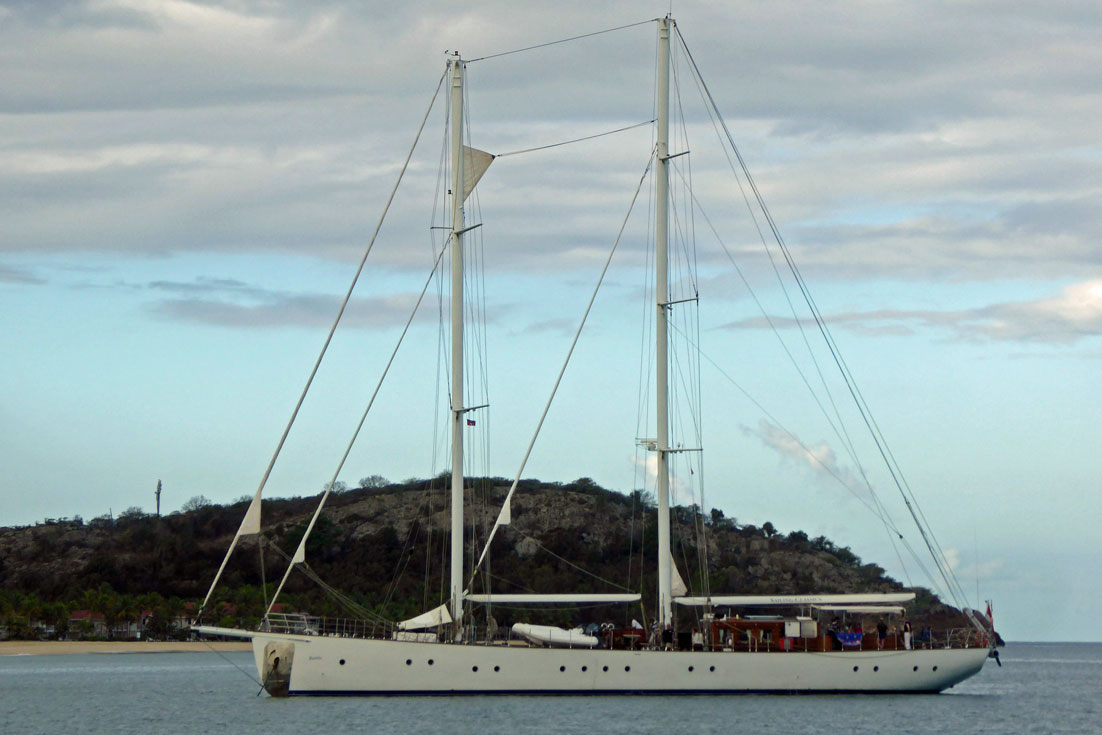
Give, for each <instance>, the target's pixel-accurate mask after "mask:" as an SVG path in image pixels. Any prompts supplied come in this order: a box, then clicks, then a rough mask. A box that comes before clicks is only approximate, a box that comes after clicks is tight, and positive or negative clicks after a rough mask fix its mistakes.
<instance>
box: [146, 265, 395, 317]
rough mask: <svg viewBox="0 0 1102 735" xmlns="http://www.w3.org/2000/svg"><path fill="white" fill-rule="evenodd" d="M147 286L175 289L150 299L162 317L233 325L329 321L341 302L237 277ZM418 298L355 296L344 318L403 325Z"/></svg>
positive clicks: (161, 282)
mask: <svg viewBox="0 0 1102 735" xmlns="http://www.w3.org/2000/svg"><path fill="white" fill-rule="evenodd" d="M147 288H148V289H149V290H150V291H155V292H167V293H169V294H172V296H171V297H169V298H161V299H158V300H156V301H153V302H152V303H150V304H148V306H147V308H148V309H149V310H150V312H152V313H153V314H154V315H156V316H158V317H160V318H163V319H170V320H173V321H182V322H193V323H198V324H206V325H211V326H218V327H229V328H250V329H259V328H270V327H320V326H329V325H330V324H332V322H333V319H334V317H335V316H336V314H337V310H338V308H339V307H340V302H341V297H340V296H335V295H331V294H301V293H290V292H286V291H274V290H269V289H265V288H262V287H258V286H252V285H249V284H247V283H244V282H242V281H238V280H236V279H217V278H198V279H196V280H195V281H191V282H175V281H153V282H151V283H149V284H148V285H147ZM416 301H417V294H413V293H400V294H391V295H387V296H381V297H377V298H366V299H365V298H353V299H352V300H351V301H350V302H349V305H348V308H347V310H346V311H345V314H344V316H343V317H342V320H341V323H342V324H343V325H344V326H345V327H352V328H361V329H385V328H389V327H395V326H402V325H403V324H405V322H406V320H407V319H408V318H409V314H410V311H411V310H412V308H413V305H414V304H415V303H416Z"/></svg>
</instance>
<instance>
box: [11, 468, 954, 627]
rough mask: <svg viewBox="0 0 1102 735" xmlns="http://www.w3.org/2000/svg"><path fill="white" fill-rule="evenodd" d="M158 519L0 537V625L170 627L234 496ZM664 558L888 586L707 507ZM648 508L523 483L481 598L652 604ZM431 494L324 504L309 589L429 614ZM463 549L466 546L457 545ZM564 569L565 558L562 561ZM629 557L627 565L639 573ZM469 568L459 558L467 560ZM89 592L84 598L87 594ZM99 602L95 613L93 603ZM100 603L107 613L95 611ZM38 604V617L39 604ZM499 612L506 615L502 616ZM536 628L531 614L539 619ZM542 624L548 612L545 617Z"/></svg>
mask: <svg viewBox="0 0 1102 735" xmlns="http://www.w3.org/2000/svg"><path fill="white" fill-rule="evenodd" d="M470 482H471V485H472V487H471V490H470V500H469V501H468V503H467V508H468V514H467V536H468V547H473V546H478V547H479V548H480V547H481V543H482V541H483V540H484V539H485V537H486V532H487V531H488V529H489V527H490V526H491V524H492V522H493V519H494V518H495V517H496V515H497V512H498V508H499V506H500V503H501V500H502V499H503V498H504V495H505V492H506V490H507V483H506V482H505V481H504V480H502V479H501V478H485V479H476V480H471V481H470ZM315 504H316V498H297V499H279V500H267V501H265V502H264V507H263V516H264V518H263V520H264V526H265V531H264V534H263V537H262V539H260V541H259V542H258V540H256V539H248V540H247V541H245V542H244V543H242V544H241V545H240V546H239V551H237V552H236V553H235V555H234V558H233V560H232V561H231V563H230V565H229V567H228V568H227V571H226V574H225V576H224V578H223V579H224V581H223V583H222V584H221V585H220V587H219V593H218V595H219V597H218V599H219V605H218V606H217V607H216V608H215V609H216V611H217V612H216V613H215V615H216V616H218V617H219V620H218V621H215V622H222V623H223V624H229V623H242V624H246V625H247V624H249V623H250V622H251V621H253V620H255V619H256V618H257V617H258V616H259V615H260V613H261V610H262V605H263V599H264V594H263V588H262V577H261V573H260V569H259V567H260V558H261V550H260V549H258V546H261V547H262V549H263V559H264V566H265V572H266V574H265V577H264V579H265V580H266V581H267V583H268V588H269V590H270V589H271V588H272V587H273V585H272V583H273V581H278V578H279V576H281V575H282V573H283V571H284V569H285V568H286V558H287V557H288V555H290V554H291V553H292V552H293V551H294V549H295V547H296V546H297V544H298V542H299V540H300V539H301V537H302V533H303V531H304V529H305V526H306V523H307V522H308V520H309V517H310V514H311V513H312V512H313V509H314V507H315ZM193 505H194V506H195V507H194V508H193V509H192V510H190V511H188V512H183V513H174V514H172V515H169V516H165V517H153V516H148V515H144V514H142V513H140V512H138V511H136V510H135V511H128V512H127V513H124V514H123V515H122V516H121V517H119V518H115V519H109V518H99V519H96V520H95V521H92V522H89V523H84V522H79V521H62V522H56V523H50V524H42V525H37V526H33V527H23V528H5V529H0V614H3V615H9V616H11V615H19V614H24V615H26V614H28V608H33V607H34V606H36V605H37V606H38V609H39V611H40V612H41V611H42V610H46V611H47V613H48V614H47V615H46V617H49V616H50V615H52V616H53V617H56V618H57V619H58V620H61V619H62V618H64V617H65V615H66V614H67V612H68V611H69V610H71V609H75V608H76V607H80V606H90V605H95V604H99V605H109V604H112V603H111V602H110V600H111V599H112V596H114V597H115V598H119V599H118V600H116V601H115V603H114V605H115V607H119V608H126V607H127V605H129V607H130V608H135V607H144V606H151V607H157V606H160V607H158V609H163V612H162V613H160V614H161V615H163V616H164V617H166V618H167V617H169V616H171V615H172V614H174V613H178V612H179V610H180V609H186V606H187V603H188V601H192V603H194V601H195V600H196V599H200V598H201V597H202V596H203V595H204V594H205V593H206V590H207V587H208V586H209V584H210V581H211V579H212V578H213V576H214V573H215V571H216V570H217V569H218V565H219V563H220V562H221V560H222V557H223V555H224V554H225V551H226V549H227V548H228V546H229V544H230V541H231V539H232V537H233V534H234V533H235V531H236V529H237V526H238V524H239V522H240V519H241V517H242V515H243V513H244V510H245V507H246V503H245V502H244V501H242V502H240V503H237V504H234V505H230V506H226V507H222V506H215V505H206V504H204V503H202V502H201V501H199V502H195V503H194V504H193ZM672 516H673V518H674V529H673V538H674V544H675V554H674V556H675V560H676V564H677V567H678V570H679V572H680V575H681V576H682V577H683V578H684V580H685V582H686V584H687V585H688V586H689V588H690V589H691V590H692V592H693V593H696V594H699V593H700V592H701V591H703V590H704V589H710V591H711V592H712V593H740V594H753V593H789V594H798V593H811V592H820V593H832V592H833V593H841V592H887V591H896V590H901V589H903V587H902V585H901V584H899V583H898V582H896V581H895V580H893V579H891V578H889V577H887V576H885V574H884V570H883V569H881V568H880V567H879V566H877V565H876V564H865V563H862V562H861V560H860V559H858V558H857V557H856V556H855V555H854V554H853V553H852V552H850V550H849V549H848V548H846V547H840V546H836V545H835V544H834V543H832V542H831V541H829V540H828V539H825V538H822V537H819V538H814V539H812V538H808V536H807V535H806V534H804V533H803V532H800V531H795V532H792V533H789V534H787V535H783V534H779V533H777V532H776V531H775V530H774V529H773V527H772V525H771V524H769V523H766V524H764V526H763V527H761V528H758V527H755V526H749V525H741V524H738V523H736V522H735V521H734V520H733V519H728V518H724V516H723V514H722V513H721V512H720V511H718V510H712V511H711V512H710V513H700V512H699V511H698V510H697V509H695V508H684V507H679V508H675V509H674V510H673V512H672ZM655 518H656V512H655V509H654V507H653V504H651V503H648V502H647V499H646V498H644V497H642V496H641V495H640V494H638V493H635V494H633V495H622V494H619V493H615V492H610V491H607V490H604V489H602V488H600V487H598V486H597V485H595V484H594V483H593V482H592V481H590V480H588V479H585V478H583V479H580V480H577V481H575V482H573V483H569V484H566V485H561V484H547V483H540V482H538V481H534V480H527V481H525V482H524V483H523V485H522V486H521V488H520V489H519V493H518V495H517V496H516V497H515V498H514V501H513V505H512V525H510V526H509V527H508V528H506V529H504V531H503V532H502V533H499V535H498V537H497V540H495V542H494V547H493V553H492V556H491V561H490V565H489V568H488V570H487V571H488V574H482V575H480V577H479V581H478V582H476V590H475V591H480V590H482V589H484V585H485V584H486V583H487V581H489V582H492V587H493V589H494V590H495V591H499V592H500V591H530V592H556V591H558V592H562V591H575V592H599V591H621V590H622V589H628V590H631V591H641V592H643V599H644V600H648V601H649V600H652V599H653V597H654V595H653V590H654V584H655V580H654V573H653V571H652V567H653V564H652V563H650V561H649V560H650V559H651V558H652V557H653V552H654V549H655V548H656V545H657V541H656V539H657V535H656V531H655ZM449 525H450V524H449V520H448V509H447V498H446V493H445V492H444V489H443V482H442V481H441V480H440V479H437V480H425V481H412V482H408V483H404V484H388V485H383V486H381V487H372V488H360V489H356V490H350V491H345V492H342V493H339V494H336V495H334V496H333V497H332V498H331V500H330V503H329V506H328V509H327V511H326V513H325V514H324V515H323V516H322V517H321V519H320V520H319V522H318V525H317V527H316V528H315V530H314V532H313V534H312V535H311V537H310V541H309V544H308V547H307V561H308V563H309V566H310V568H311V569H312V570H313V571H314V572H315V573H316V574H317V576H318V577H320V579H322V580H324V581H325V583H327V584H328V585H330V586H331V587H333V588H335V589H337V590H339V591H340V592H341V593H343V594H344V595H347V596H348V598H350V599H351V600H353V601H355V603H356V604H359V605H362V606H364V607H367V608H369V609H372V610H374V611H375V612H378V613H379V614H381V615H383V616H384V617H387V618H389V619H392V620H393V619H401V618H402V617H405V616H409V615H413V614H416V613H418V612H421V611H423V610H425V609H428V608H429V607H432V606H434V605H436V604H439V602H440V601H442V599H443V598H444V596H445V594H446V587H447V583H446V575H447V568H448V567H447V560H446V550H447V547H448V539H447V533H446V530H447V529H448V527H449ZM472 539H473V541H474V544H471V543H470V541H471V540H472ZM567 560H568V561H567ZM641 562H642V563H641ZM468 564H469V562H468ZM918 592H919V598H918V600H917V601H916V605H915V613H916V614H915V617H916V619H921V620H928V621H930V622H931V624H934V625H937V627H943V626H947V625H951V624H952V625H955V624H959V621H960V620H962V619H963V618H962V617H961V616H960V615H959V613H957V612H956V611H955V610H953V609H952V608H948V607H946V606H943V605H941V604H940V603H939V601H938V600H937V599H936V598H935V597H933V596H932V595H931V594H929V593H928V592H926V591H925V590H918ZM93 593H94V594H93ZM97 600H98V601H99V602H98V603H97V602H96V601H97ZM105 600H107V602H105ZM283 600H284V602H285V603H287V605H288V606H291V607H294V608H298V609H309V610H312V611H314V612H318V613H323V614H331V615H344V614H347V613H346V612H345V611H344V610H342V605H341V604H340V603H339V602H338V600H337V598H336V597H335V596H334V595H331V594H327V593H326V591H325V590H324V588H323V587H321V586H320V585H318V584H317V583H316V582H314V581H311V580H310V579H309V578H308V577H307V575H305V574H301V573H295V574H292V576H291V581H290V583H289V584H288V587H287V595H286V596H285V597H284V598H283ZM50 606H53V607H52V608H51V607H50ZM506 614H508V613H506ZM641 614H647V615H652V614H653V611H651V610H649V609H648V610H647V611H646V612H645V613H644V612H642V611H640V610H638V609H635V610H630V611H626V612H625V611H624V610H623V609H622V608H620V609H615V608H613V609H604V608H598V609H590V610H571V611H561V612H559V613H557V614H556V615H557V616H559V617H562V618H563V620H562V621H561V622H578V618H579V616H581V617H583V618H589V619H597V620H600V619H612V616H616V617H625V616H626V617H628V618H630V617H639V616H640V615H641ZM545 617H546V616H545ZM553 617H554V616H553Z"/></svg>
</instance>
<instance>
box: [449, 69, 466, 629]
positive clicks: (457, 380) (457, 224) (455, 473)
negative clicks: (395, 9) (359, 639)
mask: <svg viewBox="0 0 1102 735" xmlns="http://www.w3.org/2000/svg"><path fill="white" fill-rule="evenodd" d="M448 64H449V67H450V75H449V76H450V77H451V112H450V121H451V154H452V160H451V165H452V187H451V191H452V213H451V214H452V218H451V237H450V245H451V277H452V283H451V318H452V325H451V343H452V344H451V348H452V349H451V361H452V366H451V367H452V375H451V431H452V437H451V438H452V477H451V616H452V620H453V621H454V624H455V630H456V632H458V631H459V630H461V626H462V620H463V424H464V420H465V414H466V411H465V410H464V408H463V231H464V229H463V225H464V222H463V199H464V182H465V180H464V175H463V164H464V156H463V59H462V58H460V56H459V53H458V52H456V54H455V56H454V57H452V58H451V59H449V60H448Z"/></svg>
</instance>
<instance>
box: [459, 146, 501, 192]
mask: <svg viewBox="0 0 1102 735" xmlns="http://www.w3.org/2000/svg"><path fill="white" fill-rule="evenodd" d="M463 158H464V160H463V201H467V197H469V196H470V195H471V192H472V191H474V188H475V186H477V185H478V181H479V179H481V178H482V174H484V173H486V169H488V168H489V167H490V164H491V163H493V162H494V155H493V154H492V153H487V152H486V151H480V150H478V149H477V148H471V147H470V146H469V145H465V146H463Z"/></svg>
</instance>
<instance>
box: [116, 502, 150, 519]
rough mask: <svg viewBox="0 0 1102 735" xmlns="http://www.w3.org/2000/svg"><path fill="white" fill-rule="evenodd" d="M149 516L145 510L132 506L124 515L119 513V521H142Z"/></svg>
mask: <svg viewBox="0 0 1102 735" xmlns="http://www.w3.org/2000/svg"><path fill="white" fill-rule="evenodd" d="M147 515H149V514H148V513H146V512H145V511H144V510H142V509H141V508H139V507H138V506H136V505H132V506H130V507H129V508H127V509H126V510H124V511H123V512H122V513H119V520H120V521H140V520H141V519H142V518H145V517H146V516H147Z"/></svg>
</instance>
